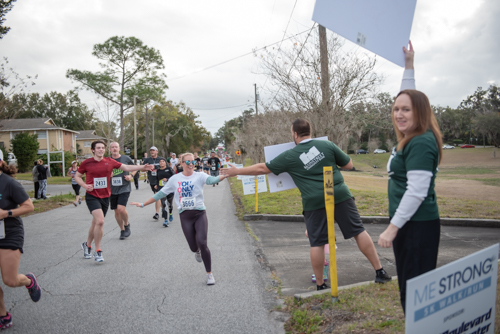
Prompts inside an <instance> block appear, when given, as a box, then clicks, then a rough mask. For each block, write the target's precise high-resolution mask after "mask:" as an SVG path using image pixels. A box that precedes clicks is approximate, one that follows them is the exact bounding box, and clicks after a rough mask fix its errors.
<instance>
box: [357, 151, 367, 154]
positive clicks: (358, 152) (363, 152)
mask: <svg viewBox="0 0 500 334" xmlns="http://www.w3.org/2000/svg"><path fill="white" fill-rule="evenodd" d="M368 153H369V152H368V151H367V150H357V151H356V154H368Z"/></svg>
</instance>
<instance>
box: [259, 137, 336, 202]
mask: <svg viewBox="0 0 500 334" xmlns="http://www.w3.org/2000/svg"><path fill="white" fill-rule="evenodd" d="M314 139H319V140H328V137H327V136H325V137H319V138H314ZM294 147H295V143H294V142H290V143H285V144H278V145H272V146H266V147H264V156H265V158H266V162H269V161H271V160H273V159H274V158H276V157H277V156H278V155H280V154H281V153H283V152H285V151H286V150H289V149H292V148H294ZM267 178H268V179H269V191H270V192H272V193H275V192H278V191H283V190H288V189H293V188H297V186H296V185H295V182H293V180H292V177H291V176H290V174H288V173H281V174H279V175H274V174H273V173H271V174H267Z"/></svg>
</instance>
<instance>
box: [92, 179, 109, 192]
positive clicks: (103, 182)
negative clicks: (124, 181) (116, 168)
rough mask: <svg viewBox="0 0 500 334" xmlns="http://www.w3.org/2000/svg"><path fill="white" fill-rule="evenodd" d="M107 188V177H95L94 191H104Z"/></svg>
mask: <svg viewBox="0 0 500 334" xmlns="http://www.w3.org/2000/svg"><path fill="white" fill-rule="evenodd" d="M107 187H108V178H107V177H96V178H95V179H94V189H104V188H107Z"/></svg>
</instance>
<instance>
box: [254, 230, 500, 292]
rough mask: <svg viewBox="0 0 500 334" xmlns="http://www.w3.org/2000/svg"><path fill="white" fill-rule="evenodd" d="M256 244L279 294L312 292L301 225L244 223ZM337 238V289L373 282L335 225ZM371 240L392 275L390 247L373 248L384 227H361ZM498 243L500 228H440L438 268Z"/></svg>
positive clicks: (367, 267) (366, 265)
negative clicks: (273, 275)
mask: <svg viewBox="0 0 500 334" xmlns="http://www.w3.org/2000/svg"><path fill="white" fill-rule="evenodd" d="M247 224H248V225H249V226H250V228H251V229H252V230H253V232H254V234H255V235H256V236H257V238H258V239H259V241H258V242H257V244H258V247H259V248H260V250H261V253H262V254H263V258H264V261H266V262H267V264H268V266H269V267H270V268H271V270H274V271H276V274H277V275H278V277H279V278H280V279H281V282H282V289H281V291H282V293H283V294H284V295H289V296H293V295H295V294H301V293H307V292H311V291H315V289H316V286H315V283H312V282H311V275H312V267H311V262H310V257H309V250H310V246H309V240H308V239H307V238H306V236H305V234H304V232H305V224H304V223H303V222H298V221H295V222H291V221H270V220H258V221H247ZM335 227H336V228H335V235H336V237H337V246H338V249H337V273H338V284H339V286H345V285H351V284H355V283H360V282H368V281H374V279H375V272H374V270H373V268H372V267H371V265H370V263H369V262H368V260H367V259H366V258H365V257H364V256H363V254H362V253H361V252H360V251H359V249H358V247H357V245H356V242H355V241H354V238H352V239H349V240H344V238H343V236H342V233H341V232H340V230H339V229H338V227H337V225H336V224H335ZM365 228H366V230H367V232H368V234H369V235H370V236H371V237H372V239H373V241H374V243H375V246H376V249H377V252H378V255H379V258H380V261H381V263H382V266H383V267H384V268H385V269H386V270H387V272H388V273H389V274H390V275H392V276H395V275H396V268H395V262H394V253H393V251H392V248H381V247H379V246H378V245H377V241H378V236H379V235H380V233H382V232H383V231H384V230H385V228H386V225H384V224H365ZM498 242H500V228H491V227H462V226H441V243H440V248H439V256H438V266H442V265H444V264H447V263H450V262H453V261H455V260H457V259H459V258H461V257H464V256H466V255H469V254H472V253H474V252H476V251H478V250H481V249H483V248H486V247H488V246H491V245H493V244H495V243H498Z"/></svg>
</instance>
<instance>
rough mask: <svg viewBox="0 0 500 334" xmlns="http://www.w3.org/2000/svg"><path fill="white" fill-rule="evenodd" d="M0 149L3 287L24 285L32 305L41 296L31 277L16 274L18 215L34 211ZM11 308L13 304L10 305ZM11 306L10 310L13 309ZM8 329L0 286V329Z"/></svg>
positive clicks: (9, 320)
mask: <svg viewBox="0 0 500 334" xmlns="http://www.w3.org/2000/svg"><path fill="white" fill-rule="evenodd" d="M3 159H4V158H3V152H2V150H0V222H1V223H2V228H1V230H0V231H1V232H0V233H1V235H0V237H1V238H0V270H1V273H2V280H3V282H4V284H5V285H6V286H8V287H11V288H17V287H21V286H25V287H26V289H28V294H29V295H30V298H31V300H32V301H34V302H38V301H39V300H40V297H41V290H40V286H39V285H38V282H37V279H36V277H35V275H34V274H32V273H29V274H26V275H23V274H19V262H20V261H21V254H22V253H23V246H24V227H23V221H22V219H21V215H24V214H27V213H29V212H33V210H34V209H35V208H34V207H33V203H32V202H31V199H30V197H29V196H28V194H27V193H26V191H25V190H24V188H23V186H21V184H20V183H19V182H17V181H16V180H15V179H14V176H15V175H16V173H17V168H16V167H14V166H9V165H8V163H6V162H5V161H4V160H3ZM13 304H14V305H15V302H14V303H13ZM13 308H14V307H12V309H13ZM11 326H12V315H11V314H10V313H9V312H8V311H7V308H6V307H5V301H4V291H3V289H2V288H1V287H0V329H6V328H9V327H11Z"/></svg>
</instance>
